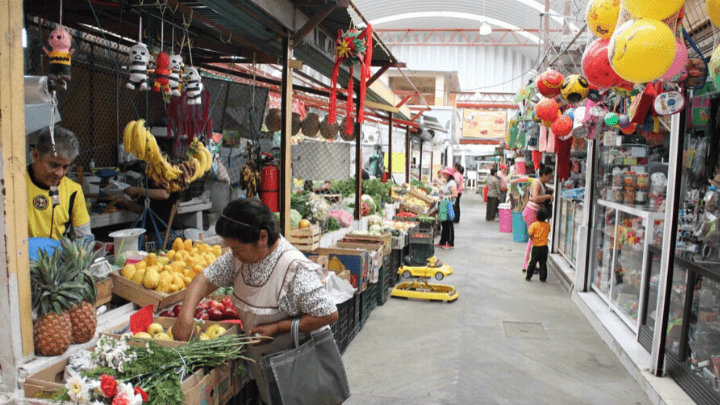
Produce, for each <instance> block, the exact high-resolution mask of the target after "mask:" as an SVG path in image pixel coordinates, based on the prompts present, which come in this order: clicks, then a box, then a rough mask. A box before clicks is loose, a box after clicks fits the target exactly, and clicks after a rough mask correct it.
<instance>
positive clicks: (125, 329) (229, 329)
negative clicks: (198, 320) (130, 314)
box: [100, 316, 240, 347]
mask: <svg viewBox="0 0 720 405" xmlns="http://www.w3.org/2000/svg"><path fill="white" fill-rule="evenodd" d="M176 320H177V318H168V317H163V316H156V317H154V318H153V322H156V323H159V324H160V325H162V327H163V329H164V330H165V331H166V332H167V330H168V329H169V328H170V327H172V326H173V325H174V324H175V321H176ZM214 324H219V325H220V326H222V327H223V328H225V333H223V334H222V335H220V336H229V335H238V334H239V333H240V328H239V325H238V324H237V323H234V322H226V321H205V323H204V324H203V325H202V327H201V331H203V332H204V331H205V330H207V328H209V327H210V326H212V325H214ZM129 332H130V323H129V322H123V323H121V324H118V325H115V326H113V327H110V328H108V329H106V330H104V331H102V332H100V335H101V336H102V335H107V336H111V337H113V338H115V339H120V337H121V336H122V335H123V334H125V333H129ZM152 341H153V342H155V343H157V344H159V345H160V346H165V347H177V346H184V345H186V344H187V342H184V341H179V340H158V339H152Z"/></svg>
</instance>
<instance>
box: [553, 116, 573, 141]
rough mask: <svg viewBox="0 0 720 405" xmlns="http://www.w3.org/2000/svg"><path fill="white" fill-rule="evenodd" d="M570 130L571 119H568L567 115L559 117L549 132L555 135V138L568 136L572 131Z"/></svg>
mask: <svg viewBox="0 0 720 405" xmlns="http://www.w3.org/2000/svg"><path fill="white" fill-rule="evenodd" d="M572 128H573V120H572V118H570V117H568V116H567V115H561V116H559V117H558V118H557V119H556V120H555V122H553V124H552V126H551V127H550V130H551V131H552V132H553V133H554V134H555V136H558V137H563V136H567V135H570V131H572Z"/></svg>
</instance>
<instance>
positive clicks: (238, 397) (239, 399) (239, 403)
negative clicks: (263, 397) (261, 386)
mask: <svg viewBox="0 0 720 405" xmlns="http://www.w3.org/2000/svg"><path fill="white" fill-rule="evenodd" d="M259 398H260V393H259V392H258V388H257V384H255V380H250V381H248V382H247V383H245V384H244V385H243V387H242V388H241V389H240V392H238V393H237V394H235V396H234V397H232V398H231V399H230V401H228V405H255V404H257V402H258V399H259Z"/></svg>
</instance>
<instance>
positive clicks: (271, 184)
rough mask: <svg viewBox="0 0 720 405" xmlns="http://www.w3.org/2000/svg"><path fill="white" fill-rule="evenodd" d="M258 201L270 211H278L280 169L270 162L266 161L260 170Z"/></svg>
mask: <svg viewBox="0 0 720 405" xmlns="http://www.w3.org/2000/svg"><path fill="white" fill-rule="evenodd" d="M260 176H261V181H260V201H262V202H263V203H264V204H265V205H267V207H268V208H270V211H272V212H279V211H280V169H279V168H278V167H277V166H275V165H274V164H273V163H272V162H270V163H267V165H265V167H263V169H262V171H261V172H260Z"/></svg>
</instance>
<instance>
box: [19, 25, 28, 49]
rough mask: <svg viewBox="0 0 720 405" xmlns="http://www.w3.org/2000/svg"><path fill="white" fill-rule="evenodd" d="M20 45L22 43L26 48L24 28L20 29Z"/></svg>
mask: <svg viewBox="0 0 720 405" xmlns="http://www.w3.org/2000/svg"><path fill="white" fill-rule="evenodd" d="M20 45H22V47H23V48H27V30H26V29H25V28H23V29H22V33H21V34H20Z"/></svg>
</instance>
